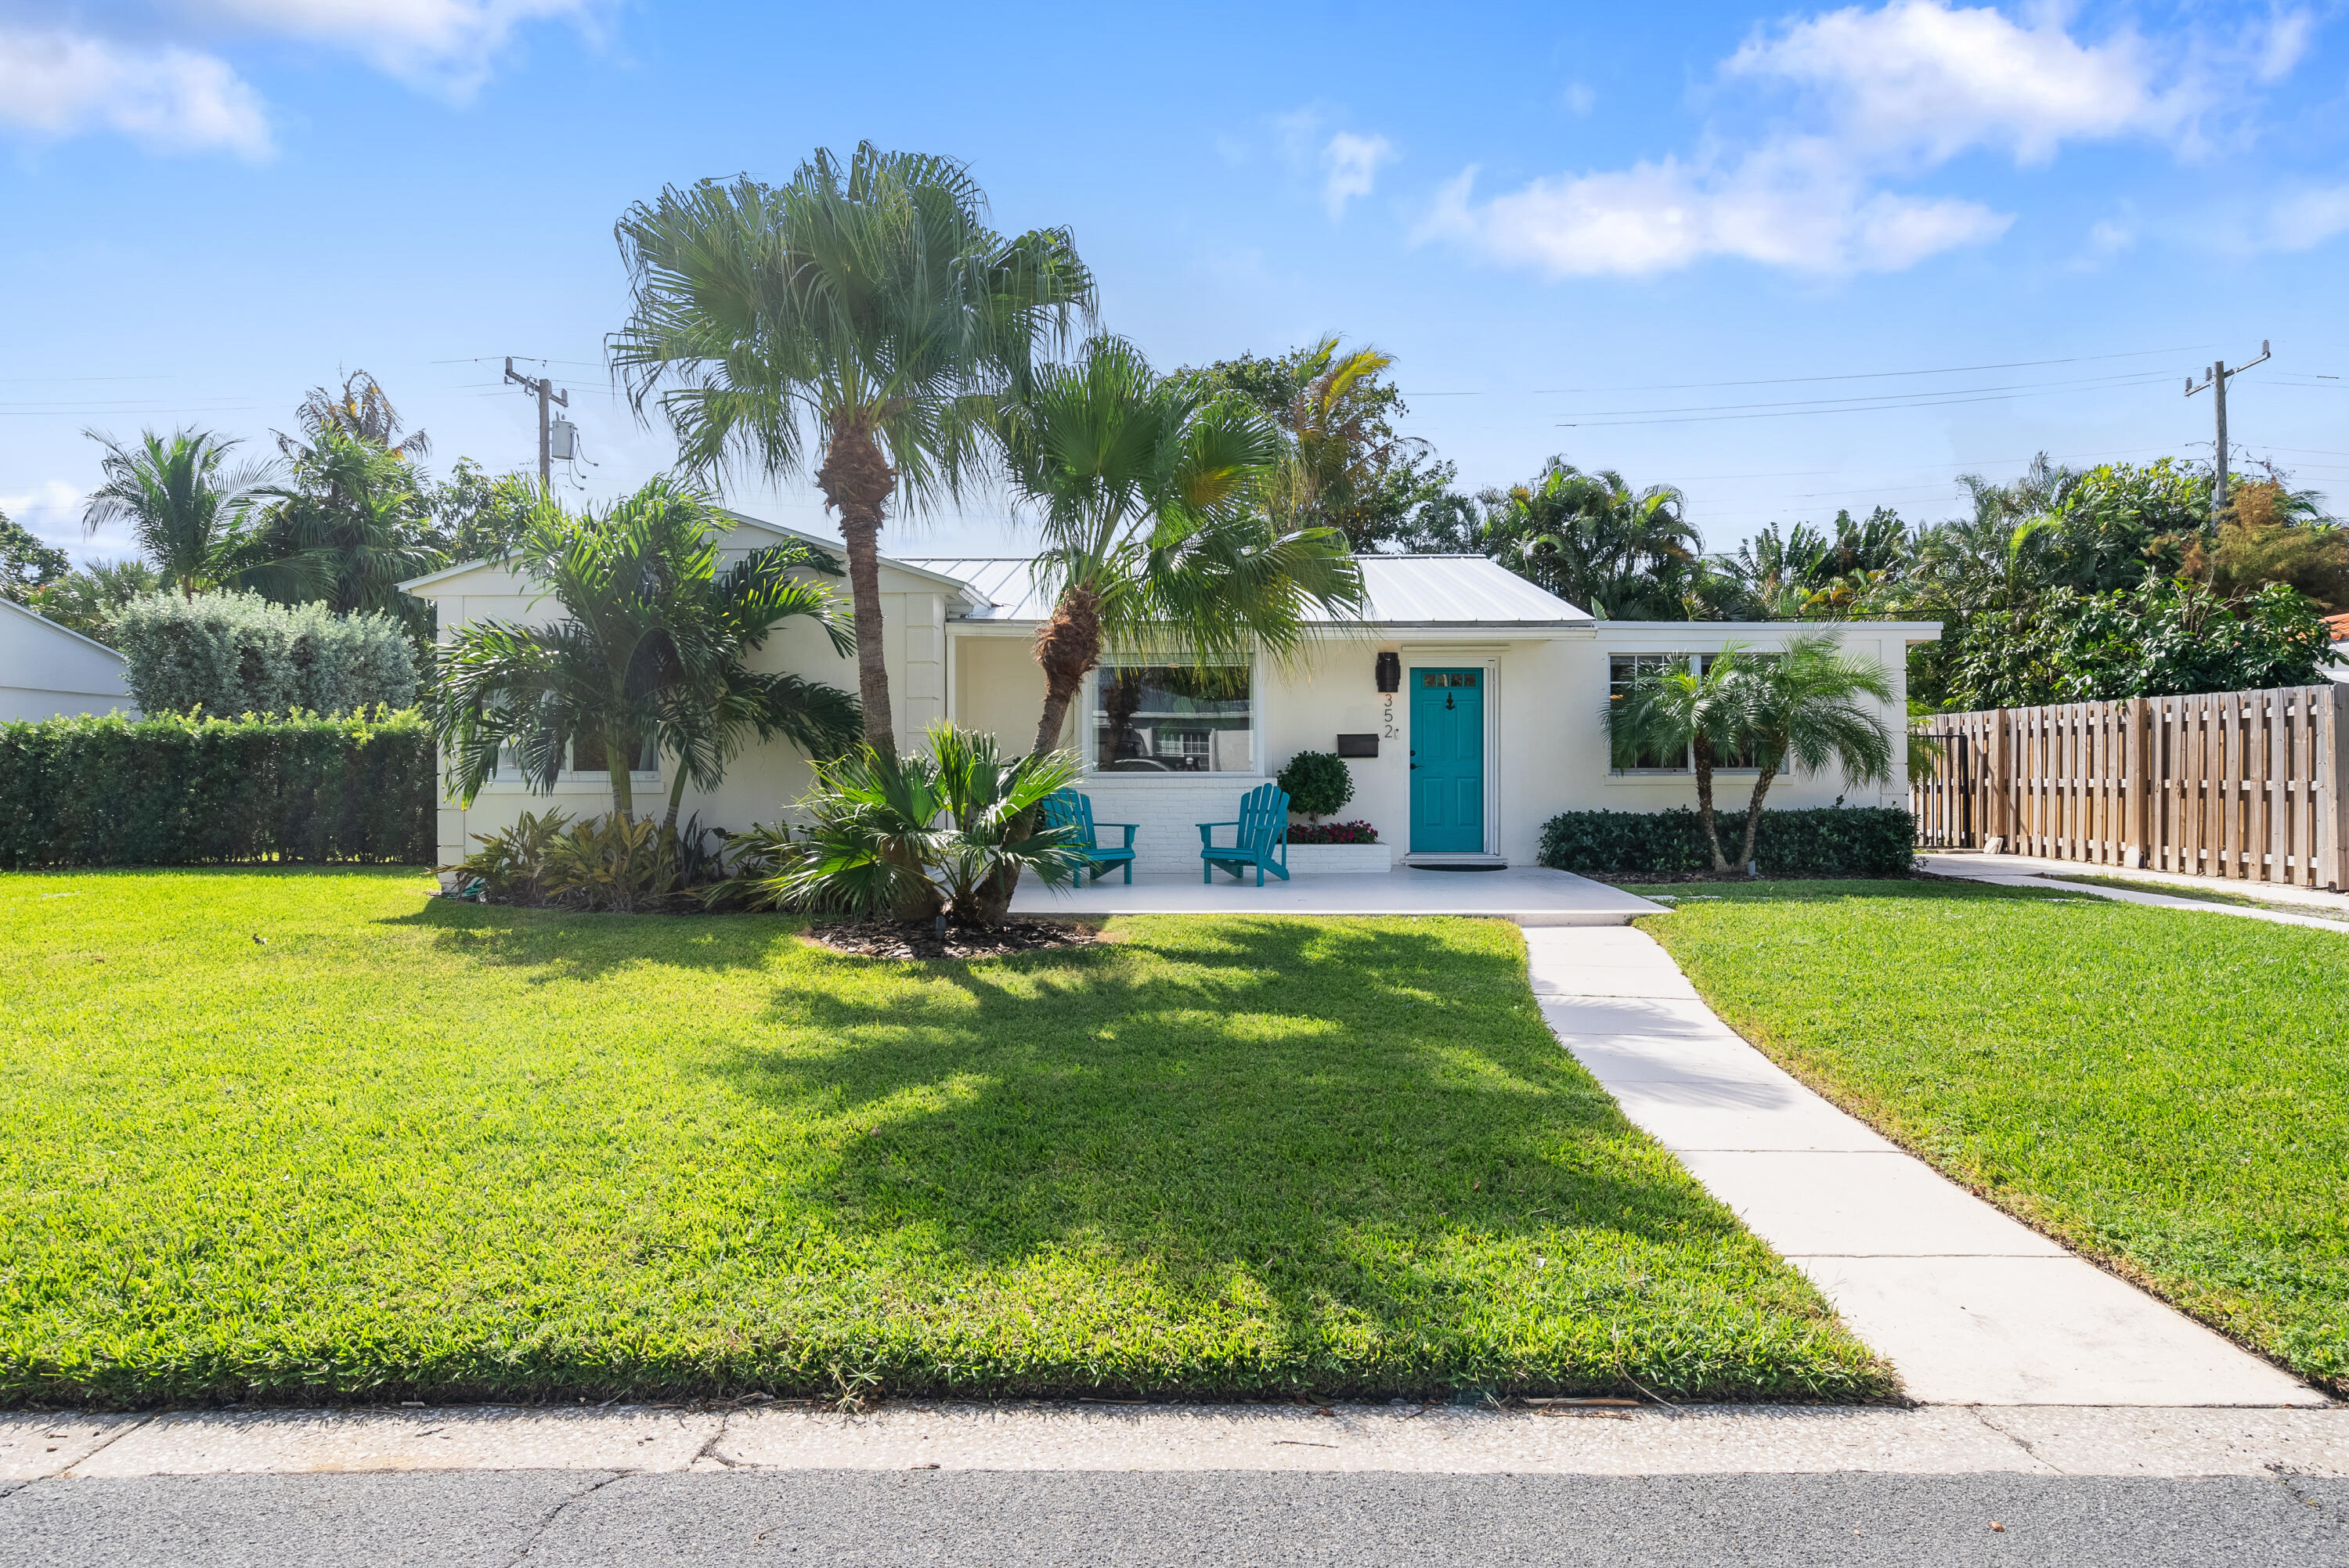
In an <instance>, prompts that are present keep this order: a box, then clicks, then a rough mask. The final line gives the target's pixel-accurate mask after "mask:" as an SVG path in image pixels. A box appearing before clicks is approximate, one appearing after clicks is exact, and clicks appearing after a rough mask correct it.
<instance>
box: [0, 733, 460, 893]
mask: <svg viewBox="0 0 2349 1568" xmlns="http://www.w3.org/2000/svg"><path fill="white" fill-rule="evenodd" d="M439 794H440V790H439V788H438V780H437V779H435V777H434V751H433V746H432V732H431V730H430V729H429V728H428V727H426V726H425V724H424V721H423V720H422V719H421V718H420V717H418V716H417V714H416V713H415V711H414V710H412V709H410V710H408V711H404V712H399V713H388V714H387V713H378V716H377V717H373V718H369V717H363V716H360V715H356V714H354V715H352V716H350V717H344V718H320V717H316V716H315V715H306V714H305V715H298V716H296V717H292V718H256V717H254V716H252V715H250V714H248V715H246V716H245V717H243V718H232V719H223V718H198V717H193V716H191V715H162V716H160V717H152V718H142V719H135V720H133V719H125V718H121V717H117V716H114V715H111V714H109V715H108V716H106V717H90V716H84V717H77V718H52V719H45V720H43V721H41V722H39V723H36V724H26V723H21V722H20V723H16V724H0V869H5V870H9V871H19V870H24V869H27V868H30V867H36V866H178V865H218V864H222V863H225V862H229V861H397V862H404V863H407V864H412V865H430V864H431V863H432V862H433V861H434V860H435V859H436V858H437V851H438V849H439V844H438V838H439V834H438V830H437V827H436V820H435V813H436V811H437V810H438V807H439V799H438V798H439Z"/></svg>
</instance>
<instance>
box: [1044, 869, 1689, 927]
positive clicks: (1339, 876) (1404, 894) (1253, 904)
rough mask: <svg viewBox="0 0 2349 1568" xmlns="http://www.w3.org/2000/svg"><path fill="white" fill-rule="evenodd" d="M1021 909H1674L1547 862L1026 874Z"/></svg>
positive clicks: (1573, 919) (1498, 915) (1562, 920)
mask: <svg viewBox="0 0 2349 1568" xmlns="http://www.w3.org/2000/svg"><path fill="white" fill-rule="evenodd" d="M1011 913H1014V914H1028V915H1038V916H1042V917H1045V918H1048V919H1049V918H1050V917H1051V916H1054V915H1071V914H1086V915H1102V914H1319V915H1327V914H1470V915H1486V916H1490V917H1492V918H1494V919H1497V920H1514V921H1516V923H1518V924H1520V925H1628V924H1630V923H1631V920H1632V919H1633V917H1634V916H1637V915H1642V914H1664V913H1670V912H1669V911H1667V910H1666V909H1665V908H1664V906H1663V905H1661V904H1657V903H1649V902H1648V901H1647V900H1646V899H1644V898H1640V897H1637V896H1635V895H1633V894H1631V893H1628V892H1623V891H1622V890H1621V889H1620V888H1612V887H1609V886H1608V885H1607V884H1606V883H1604V882H1592V881H1591V880H1590V879H1589V878H1588V877H1578V876H1576V875H1574V874H1573V873H1572V872H1554V871H1550V870H1548V869H1547V868H1546V867H1540V866H1512V867H1509V868H1507V869H1506V870H1504V871H1489V872H1486V871H1478V872H1437V871H1424V870H1419V869H1416V868H1413V867H1407V866H1406V867H1402V868H1400V869H1398V870H1395V871H1392V872H1383V873H1381V872H1355V873H1351V874H1348V873H1344V872H1292V873H1291V874H1290V876H1289V879H1288V881H1287V882H1279V881H1277V880H1275V879H1272V878H1269V877H1268V878H1267V879H1266V880H1265V884H1264V886H1262V887H1258V886H1257V885H1256V879H1255V878H1253V877H1251V878H1249V879H1248V880H1247V882H1234V881H1232V880H1231V879H1230V878H1229V877H1227V876H1225V875H1223V874H1222V873H1221V872H1218V873H1216V880H1215V882H1213V883H1212V884H1207V883H1203V882H1200V880H1199V877H1198V873H1197V872H1191V873H1189V874H1187V875H1182V876H1172V875H1167V874H1164V873H1157V874H1153V873H1150V872H1137V873H1136V874H1135V876H1134V879H1133V882H1132V884H1131V885H1129V884H1127V883H1125V882H1120V881H1119V880H1118V879H1117V878H1116V876H1115V875H1114V874H1112V876H1111V877H1110V879H1109V880H1108V881H1106V882H1095V883H1092V884H1091V885H1089V886H1086V887H1084V888H1081V889H1077V890H1073V891H1061V892H1056V891H1054V890H1052V889H1050V888H1048V887H1045V886H1043V885H1042V884H1041V883H1040V882H1036V881H1035V880H1034V879H1033V878H1027V877H1023V878H1022V879H1020V882H1019V892H1018V893H1017V894H1015V895H1014V896H1013V898H1012V900H1011Z"/></svg>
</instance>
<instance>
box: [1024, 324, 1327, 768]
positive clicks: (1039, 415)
mask: <svg viewBox="0 0 2349 1568" xmlns="http://www.w3.org/2000/svg"><path fill="white" fill-rule="evenodd" d="M1002 428H1003V438H1004V449H1005V453H1006V460H1007V466H1008V467H1009V470H1010V475H1011V482H1012V485H1013V488H1014V489H1015V490H1017V492H1018V493H1019V495H1021V496H1022V497H1023V498H1025V499H1026V500H1028V501H1029V502H1030V503H1032V504H1033V505H1034V506H1035V507H1036V509H1037V511H1038V513H1039V521H1040V524H1041V527H1042V530H1043V535H1044V550H1043V552H1042V553H1040V555H1039V556H1038V557H1037V559H1036V562H1035V568H1034V570H1035V573H1036V576H1037V579H1038V582H1039V584H1040V586H1043V587H1045V588H1046V589H1047V591H1048V592H1049V593H1050V594H1051V597H1052V614H1051V616H1050V619H1048V620H1047V621H1046V622H1045V623H1044V624H1043V626H1042V627H1041V628H1040V630H1039V631H1038V632H1037V634H1036V662H1037V663H1038V664H1039V665H1041V666H1042V667H1043V671H1044V707H1043V711H1042V713H1041V714H1040V716H1039V717H1038V719H1037V724H1036V746H1035V749H1036V751H1037V752H1038V753H1043V752H1046V751H1050V750H1052V749H1054V748H1057V747H1058V746H1059V745H1060V744H1061V731H1062V729H1063V728H1064V727H1065V726H1066V723H1067V720H1068V714H1069V708H1070V707H1071V704H1072V703H1073V702H1074V701H1075V700H1076V696H1077V693H1078V691H1079V690H1080V689H1081V687H1082V686H1083V683H1084V678H1085V676H1087V675H1088V674H1089V673H1091V672H1092V670H1093V669H1094V668H1095V667H1096V666H1097V665H1099V664H1100V663H1101V659H1102V652H1103V650H1104V649H1105V648H1106V647H1109V646H1112V645H1115V646H1126V647H1154V648H1160V649H1164V650H1165V651H1167V653H1168V654H1169V655H1170V656H1174V657H1178V658H1182V659H1185V660H1196V661H1203V662H1213V661H1218V660H1222V659H1226V658H1228V657H1230V656H1232V655H1239V654H1245V653H1247V652H1249V651H1250V650H1253V649H1256V648H1259V647H1260V648H1264V649H1267V650H1268V651H1270V652H1272V653H1273V654H1275V655H1287V654H1289V653H1292V652H1294V651H1295V650H1296V649H1297V648H1298V647H1299V645H1300V644H1301V643H1302V641H1303V638H1304V634H1305V627H1306V624H1307V616H1308V615H1309V613H1310V612H1311V611H1312V610H1314V609H1315V608H1319V609H1321V610H1323V611H1325V612H1328V613H1330V614H1340V615H1344V614H1352V613H1354V612H1355V611H1357V610H1359V609H1360V607H1361V603H1362V577H1361V568H1360V567H1359V566H1357V565H1356V564H1355V563H1354V561H1353V557H1352V553H1351V552H1350V551H1349V550H1348V549H1347V547H1346V541H1345V536H1344V535H1343V534H1341V533H1340V532H1338V531H1336V530H1335V529H1330V528H1318V527H1304V528H1289V529H1287V530H1285V531H1284V529H1283V528H1282V527H1281V525H1280V524H1279V523H1278V522H1268V521H1267V519H1266V515H1265V513H1264V511H1262V510H1261V508H1260V506H1259V504H1258V503H1259V501H1260V500H1261V491H1262V488H1263V486H1264V484H1265V481H1266V480H1267V479H1268V477H1269V476H1270V475H1271V473H1272V472H1273V469H1274V467H1275V465H1276V463H1277V462H1278V459H1279V457H1280V444H1279V437H1278V432H1277V431H1275V429H1274V428H1273V427H1272V425H1271V423H1270V421H1268V419H1266V418H1264V417H1263V415H1262V414H1260V413H1259V412H1257V410H1256V409H1255V408H1253V407H1249V405H1248V404H1247V401H1246V400H1245V399H1243V398H1241V397H1237V396H1235V395H1232V394H1223V395H1216V394H1214V393H1211V392H1209V391H1206V390H1205V389H1203V388H1202V387H1200V386H1199V385H1198V384H1197V383H1196V382H1195V381H1193V380H1190V379H1188V378H1184V377H1162V376H1160V375H1158V374H1157V373H1156V372H1154V370H1152V369H1151V367H1150V365H1149V362H1148V361H1147V360H1145V359H1144V358H1143V356H1142V354H1141V353H1140V351H1139V350H1137V349H1136V348H1135V347H1134V346H1133V345H1132V344H1130V343H1128V342H1126V341H1125V340H1124V339H1123V338H1117V337H1095V338H1092V339H1091V340H1089V341H1088V342H1087V343H1086V344H1085V345H1084V346H1083V348H1082V350H1081V352H1080V353H1079V355H1078V356H1077V358H1076V359H1075V360H1074V361H1073V362H1071V363H1070V364H1067V365H1056V366H1045V367H1043V368H1040V369H1039V370H1038V371H1037V372H1036V375H1035V377H1034V382H1033V385H1032V386H1031V387H1030V388H1029V390H1028V392H1027V393H1026V395H1025V396H1024V397H1019V398H1015V399H1009V400H1007V403H1006V406H1005V410H1004V415H1003V426H1002Z"/></svg>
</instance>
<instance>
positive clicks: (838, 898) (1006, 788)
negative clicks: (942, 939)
mask: <svg viewBox="0 0 2349 1568" xmlns="http://www.w3.org/2000/svg"><path fill="white" fill-rule="evenodd" d="M926 739H927V742H928V752H929V755H927V756H919V755H916V756H914V757H905V758H901V757H899V756H897V755H896V754H895V752H884V751H881V750H879V749H877V748H874V747H870V746H865V747H859V748H856V749H855V750H854V751H853V752H851V753H849V754H848V755H847V756H845V757H843V758H839V759H838V760H836V761H833V762H822V763H818V764H817V765H816V782H815V787H814V789H812V790H810V791H809V793H808V798H807V799H806V800H805V801H804V802H802V804H803V805H804V806H805V807H806V808H807V809H808V810H809V811H810V813H811V814H812V816H813V817H814V819H815V820H814V822H813V824H812V826H811V827H810V828H809V829H808V830H806V832H805V833H804V835H803V836H802V838H801V839H800V840H799V841H796V842H793V843H791V844H789V845H788V846H780V847H779V851H778V852H777V855H776V864H775V867H774V870H773V871H772V872H771V873H770V874H769V875H767V876H765V877H763V878H761V879H759V880H758V881H756V882H753V883H752V884H751V890H752V892H754V893H755V894H757V895H759V896H761V897H762V898H764V899H765V900H767V901H769V902H771V903H783V904H793V903H815V904H819V905H823V904H829V905H834V906H841V905H844V906H846V907H848V908H850V909H853V910H854V911H856V912H857V913H863V914H878V913H881V912H883V911H884V910H888V911H893V912H895V913H897V914H898V915H899V916H900V917H909V918H918V919H928V918H930V917H932V916H934V915H941V916H943V917H944V918H947V919H951V920H953V921H955V922H956V923H958V924H980V925H984V924H989V923H992V922H993V921H994V920H995V918H996V916H997V915H998V914H999V913H1001V911H1000V906H999V904H997V903H995V902H994V901H993V899H992V898H991V896H990V895H991V892H992V891H993V890H994V889H995V888H997V887H999V886H1002V885H1004V884H1006V883H1008V882H1010V881H1011V880H1012V877H1013V876H1014V875H1016V873H1017V872H1019V871H1020V870H1023V869H1024V870H1028V871H1032V872H1036V873H1037V874H1038V875H1040V876H1041V877H1042V878H1043V879H1044V880H1045V881H1046V882H1055V883H1057V882H1068V881H1070V880H1071V879H1072V878H1074V877H1075V876H1076V875H1077V873H1078V872H1080V871H1081V870H1082V869H1083V867H1084V865H1085V863H1086V861H1085V856H1084V853H1083V851H1081V850H1079V849H1078V848H1076V847H1075V846H1074V845H1072V844H1071V843H1069V842H1068V838H1069V836H1070V830H1068V829H1065V828H1061V829H1047V830H1044V831H1041V832H1030V831H1025V830H1022V829H1021V827H1020V824H1022V823H1025V822H1027V821H1028V820H1030V819H1031V818H1032V817H1033V816H1034V814H1035V811H1036V809H1037V808H1038V807H1039V806H1040V805H1041V804H1042V803H1043V799H1044V797H1046V796H1047V795H1050V794H1051V793H1052V792H1053V791H1054V790H1056V789H1066V788H1067V787H1068V785H1069V784H1070V782H1071V780H1072V779H1075V777H1076V768H1077V765H1076V758H1073V757H1071V756H1070V755H1069V754H1068V753H1067V752H1064V751H1055V752H1038V753H1036V754H1034V755H1031V756H1028V757H1021V758H1015V759H1013V760H1012V761H1009V762H1006V761H1004V760H1003V758H1002V757H1001V755H1000V754H999V752H998V750H997V748H996V741H995V738H994V737H993V736H991V735H980V734H976V733H974V732H972V731H970V730H967V729H957V728H956V727H953V726H952V725H948V724H937V725H933V726H932V727H930V730H929V733H928V736H927V737H926Z"/></svg>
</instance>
